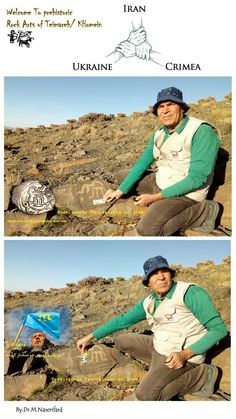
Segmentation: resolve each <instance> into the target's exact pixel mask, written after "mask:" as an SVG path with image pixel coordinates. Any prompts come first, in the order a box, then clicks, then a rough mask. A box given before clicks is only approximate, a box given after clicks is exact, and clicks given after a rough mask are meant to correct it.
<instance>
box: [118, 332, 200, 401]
mask: <svg viewBox="0 0 236 419" xmlns="http://www.w3.org/2000/svg"><path fill="white" fill-rule="evenodd" d="M116 348H117V349H118V350H119V351H121V352H125V353H128V354H130V355H131V356H133V357H134V358H136V359H139V360H141V361H144V362H146V363H148V364H150V368H149V371H148V373H147V375H146V376H145V378H144V379H143V380H142V381H141V383H140V384H139V385H138V387H137V388H136V390H135V396H136V398H137V399H138V400H140V401H148V400H149V401H154V400H170V399H172V398H173V397H175V396H179V395H184V394H188V393H193V392H196V391H198V390H200V388H201V387H202V386H203V384H204V382H205V381H206V378H207V368H206V365H205V364H200V365H198V364H193V363H190V362H187V363H186V365H185V366H184V367H182V368H179V369H173V368H168V367H167V366H166V365H165V363H164V362H165V359H166V356H164V355H160V354H158V353H157V352H156V350H155V349H154V347H153V337H152V336H147V335H140V334H136V333H132V334H122V335H120V336H118V337H117V338H116Z"/></svg>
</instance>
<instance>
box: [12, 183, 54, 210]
mask: <svg viewBox="0 0 236 419" xmlns="http://www.w3.org/2000/svg"><path fill="white" fill-rule="evenodd" d="M12 202H13V203H14V204H15V205H16V206H17V208H19V210H21V211H22V212H24V213H26V214H30V215H37V214H42V213H44V212H48V211H50V210H52V209H53V207H54V205H55V198H54V196H53V193H52V192H51V191H50V189H49V188H48V186H46V185H42V184H41V183H40V182H38V181H35V180H29V181H27V182H24V183H22V184H21V185H19V186H16V187H15V188H14V190H13V194H12Z"/></svg>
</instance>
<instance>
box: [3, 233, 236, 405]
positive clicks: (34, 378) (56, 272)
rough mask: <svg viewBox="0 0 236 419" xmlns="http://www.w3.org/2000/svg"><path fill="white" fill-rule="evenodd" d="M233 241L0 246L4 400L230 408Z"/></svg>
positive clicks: (50, 242)
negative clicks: (0, 257) (1, 253)
mask: <svg viewBox="0 0 236 419" xmlns="http://www.w3.org/2000/svg"><path fill="white" fill-rule="evenodd" d="M230 254H231V250H230V240H227V239H226V240H206V239H205V240H203V239H190V240H181V239H179V238H175V239H171V240H170V239H166V240H163V239H162V240H151V239H150V240H148V239H146V240H143V239H142V240H137V239H136V240H134V239H133V240H131V239H128V240H117V239H116V240H112V239H110V240H107V239H99V240H91V239H90V240H87V239H82V240H56V239H55V240H54V239H53V240H5V303H4V304H5V311H4V329H5V340H4V351H5V353H4V392H5V400H6V401H12V402H14V401H17V402H18V401H24V402H27V401H30V402H33V401H61V402H63V401H116V402H117V401H198V402H199V401H212V402H213V401H230V399H231V385H230V382H231V379H230V369H231V368H230V346H231V345H230V302H231V299H230V289H231V285H230V261H231V256H230Z"/></svg>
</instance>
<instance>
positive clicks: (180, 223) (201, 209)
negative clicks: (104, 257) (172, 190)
mask: <svg viewBox="0 0 236 419" xmlns="http://www.w3.org/2000/svg"><path fill="white" fill-rule="evenodd" d="M128 173H129V170H121V171H120V172H119V173H118V175H117V181H118V183H119V184H120V183H121V182H122V180H124V178H125V177H126V176H127V174H128ZM160 191H161V190H160V189H159V188H158V186H157V184H156V175H155V173H150V174H146V175H145V176H144V177H143V178H142V179H141V180H140V181H139V182H138V183H137V185H136V186H135V189H134V190H133V191H132V192H133V193H134V194H139V195H141V194H153V193H158V192H160ZM207 214H208V206H207V201H205V200H204V201H202V202H197V201H194V200H193V199H190V198H188V197H187V196H178V197H173V198H166V199H163V200H161V201H158V202H154V203H153V204H151V205H150V206H149V207H148V209H147V211H146V212H145V214H144V215H143V216H142V218H141V219H140V220H139V222H138V224H137V227H136V229H137V232H138V234H140V236H171V235H172V234H174V233H176V232H177V231H185V230H186V229H187V228H190V227H191V228H194V227H199V226H200V225H202V223H203V221H204V220H205V218H206V217H207Z"/></svg>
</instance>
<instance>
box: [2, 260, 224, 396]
mask: <svg viewBox="0 0 236 419" xmlns="http://www.w3.org/2000/svg"><path fill="white" fill-rule="evenodd" d="M172 268H174V269H176V271H177V275H176V278H177V280H183V281H188V282H193V283H195V284H197V285H200V286H201V287H203V288H205V289H207V290H208V291H209V293H210V295H211V296H212V299H213V301H214V304H215V306H216V307H217V309H218V311H219V312H220V314H221V316H222V318H223V320H224V321H225V323H226V325H227V328H228V330H229V331H230V257H229V256H228V257H226V258H224V260H223V261H222V263H221V264H219V265H215V264H214V263H213V262H212V261H209V260H208V261H203V262H200V263H198V264H197V265H196V266H194V267H183V266H181V265H173V266H172ZM141 279H142V277H140V276H137V275H133V276H132V277H131V278H130V279H129V280H125V279H124V278H122V277H118V278H100V277H96V276H90V277H88V278H84V279H79V280H78V282H76V283H71V282H68V283H67V284H66V287H65V288H51V289H48V290H43V289H40V290H37V291H28V292H14V293H10V292H6V293H5V312H6V315H7V314H9V312H11V311H12V310H16V309H17V308H18V309H20V308H23V307H24V306H35V310H36V309H37V310H40V309H41V310H42V309H43V310H45V309H46V308H47V307H48V308H49V307H50V308H52V307H55V308H60V307H65V306H66V307H67V308H68V310H69V311H70V313H71V332H72V333H71V338H70V339H69V340H68V341H67V342H66V343H65V345H64V346H63V347H61V348H60V347H59V348H58V349H57V353H58V354H60V355H61V358H60V356H59V357H55V358H53V357H51V358H50V357H49V358H48V359H47V361H48V363H49V365H50V367H51V368H52V369H54V370H56V371H57V372H58V374H59V376H60V377H61V381H60V380H59V382H58V380H57V381H55V382H51V383H50V384H49V385H46V384H45V385H43V386H42V388H41V391H38V392H36V393H34V394H31V392H30V391H29V392H28V393H27V396H26V395H25V394H24V395H21V396H19V394H18V400H22V399H28V400H123V399H124V397H125V396H126V395H127V394H129V392H130V391H131V390H132V388H134V387H135V386H136V385H137V382H139V381H140V380H141V379H142V378H143V377H144V376H145V374H146V371H147V368H148V367H147V366H145V365H144V364H143V363H140V362H138V361H136V360H134V359H133V358H131V357H130V356H124V355H121V354H120V353H119V352H118V351H117V350H116V349H115V348H114V338H115V337H116V336H117V335H118V334H119V333H121V332H116V333H114V334H113V335H111V336H108V337H106V338H104V339H101V340H100V341H95V342H94V343H95V345H94V346H93V347H92V348H91V349H90V350H89V351H90V352H89V356H91V360H94V359H95V361H96V362H91V363H88V364H83V363H81V360H80V358H79V355H78V351H77V349H75V345H76V341H77V339H78V338H80V337H83V336H85V335H86V334H89V333H91V332H92V331H93V330H95V329H96V328H97V327H99V326H100V325H102V324H103V323H104V322H106V321H108V320H110V319H111V318H112V317H114V316H117V315H120V314H123V313H124V312H126V311H128V310H129V309H130V308H131V307H132V306H133V305H134V304H136V302H138V301H139V300H141V299H142V298H144V297H145V296H147V295H148V294H149V290H148V288H146V287H144V286H143V285H142V281H141ZM16 281H17V278H16ZM37 310H36V311H37ZM148 330H149V326H148V324H147V322H146V321H143V322H141V323H138V324H136V325H134V326H133V327H131V328H129V329H128V330H125V331H124V333H127V332H136V333H137V332H138V333H148ZM5 345H6V348H7V347H8V348H9V345H10V340H9V338H7V331H6V342H5ZM211 359H212V362H213V363H215V365H217V366H218V367H220V369H221V371H222V374H223V375H222V378H221V382H220V388H221V389H222V390H223V391H225V392H227V393H229V394H230V348H229V343H228V341H227V342H222V343H221V344H220V346H219V347H218V348H216V349H215V351H214V353H213V354H211ZM5 361H6V364H7V357H6V358H5ZM6 368H7V365H6ZM78 376H79V377H80V380H79V379H78V380H77V379H76V377H77V378H78ZM21 377H23V376H21ZM25 377H26V378H25ZM30 377H31V378H32V375H31V376H30ZM81 377H82V378H83V379H82V378H81ZM88 377H90V378H91V377H97V379H96V380H95V381H96V382H91V381H90V382H89V379H88ZM98 377H99V378H98ZM122 377H123V378H122ZM33 378H34V379H35V374H34V376H33ZM33 378H32V380H33ZM121 378H122V380H121ZM21 379H25V380H29V379H30V378H29V375H27V374H26V375H25V376H24V377H23V378H21ZM97 381H99V383H98V382H97ZM27 382H28V381H27ZM30 383H31V385H33V384H32V382H31V381H30ZM13 387H14V386H13V384H12V383H11V384H10V388H11V389H12V388H13ZM30 388H31V387H30ZM31 390H32V389H31ZM16 394H17V393H16ZM16 394H15V397H17V396H16ZM186 397H187V400H189V399H190V400H192V399H193V400H195V399H196V398H194V397H193V396H186Z"/></svg>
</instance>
